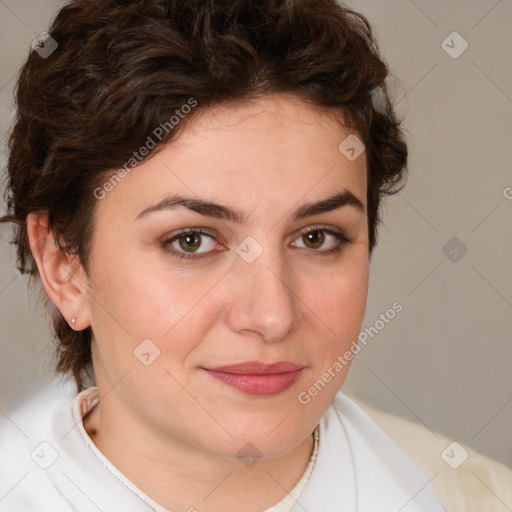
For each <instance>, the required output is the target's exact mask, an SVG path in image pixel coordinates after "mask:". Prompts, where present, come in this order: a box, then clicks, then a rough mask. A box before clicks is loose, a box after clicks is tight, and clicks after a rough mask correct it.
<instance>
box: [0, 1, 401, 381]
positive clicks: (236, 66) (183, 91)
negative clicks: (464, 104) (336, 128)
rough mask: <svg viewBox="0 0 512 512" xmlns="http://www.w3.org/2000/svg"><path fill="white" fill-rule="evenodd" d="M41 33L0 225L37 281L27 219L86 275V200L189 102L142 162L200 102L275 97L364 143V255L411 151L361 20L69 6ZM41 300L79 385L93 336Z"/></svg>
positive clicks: (217, 8)
mask: <svg viewBox="0 0 512 512" xmlns="http://www.w3.org/2000/svg"><path fill="white" fill-rule="evenodd" d="M49 33H50V35H51V37H52V38H53V39H54V40H55V42H56V44H55V46H57V45H58V46H57V47H56V48H55V49H54V51H53V53H51V54H50V55H46V56H45V57H46V58H42V57H41V56H40V55H39V54H38V52H37V51H31V52H30V54H29V55H28V57H27V60H26V62H25V63H24V65H23V67H22V68H21V71H20V74H19V77H18V80H17V84H16V106H17V111H16V117H15V120H14V124H13V128H12V130H11V132H10V137H9V142H8V150H9V156H8V169H7V170H8V173H7V183H6V187H5V199H6V203H7V215H5V216H3V217H1V218H0V222H13V223H15V225H16V227H17V230H16V231H15V233H14V236H13V240H12V241H11V243H12V244H14V245H16V248H17V268H18V270H19V271H20V272H21V273H28V274H29V278H33V281H37V276H38V269H37V265H36V263H35V260H34V258H33V256H32V253H31V250H30V245H29V240H28V236H27V225H26V219H27V215H28V214H29V213H31V212H45V213H46V214H47V215H48V220H49V227H50V229H52V232H53V234H54V236H55V239H56V241H59V244H60V243H61V242H62V245H60V247H61V249H62V250H64V251H66V252H67V253H68V254H73V255H76V256H77V258H78V261H79V262H80V263H81V265H82V266H83V268H84V271H85V272H86V275H88V268H89V255H90V249H91V247H90V243H91V238H92V233H93V230H94V225H93V222H92V220H93V213H94V207H95V203H96V201H97V197H96V196H95V194H93V191H94V190H95V189H96V188H97V187H98V186H99V185H100V184H102V183H105V179H106V176H109V175H111V173H112V172H113V170H115V169H119V168H120V167H121V166H123V164H124V163H125V162H127V161H128V160H129V159H130V158H131V157H132V154H133V151H134V149H136V148H139V147H141V146H143V145H144V143H145V141H146V140H147V138H148V136H149V135H150V134H151V133H153V131H154V130H155V127H158V126H161V125H164V124H165V123H166V122H168V119H169V116H170V113H171V114H172V113H174V112H176V111H177V110H179V109H180V108H181V107H182V106H183V105H184V104H186V103H187V102H188V101H189V100H190V98H194V99H195V101H196V102H197V106H196V107H195V109H194V111H193V112H192V113H191V114H190V115H187V116H185V118H184V119H182V120H181V122H180V123H179V125H178V126H176V129H169V130H165V131H164V130H162V132H163V133H162V135H161V138H160V140H158V143H157V144H156V145H155V148H154V149H152V150H151V151H150V152H149V154H152V153H153V152H154V151H157V150H158V149H160V148H161V147H162V146H163V145H165V144H166V143H168V142H170V141H171V140H172V139H173V138H175V137H176V135H177V133H179V132H180V131H181V130H183V128H184V127H186V125H187V123H188V122H190V120H191V119H193V118H194V114H195V113H197V112H199V111H202V110H204V109H207V108H208V107H209V106H213V105H217V104H220V103H225V102H237V101H244V100H248V99H250V98H254V97H257V96H261V95H265V94H271V93H279V92H283V93H292V94H294V95H296V96H298V97H300V98H302V99H303V100H305V101H308V102H309V103H311V104H313V105H315V106H318V107H328V108H331V109H335V110H336V111H337V112H339V113H340V115H342V116H343V122H344V124H345V126H347V127H350V128H351V129H353V130H355V131H356V133H357V134H358V135H359V137H360V138H361V139H362V141H363V143H364V144H365V147H366V156H367V178H368V179H367V182H368V188H367V205H368V206H367V210H368V230H369V249H370V253H371V252H372V250H373V248H374V246H375V244H376V241H377V227H378V224H379V223H380V221H381V219H380V213H379V212H380V210H379V205H380V201H381V198H382V197H383V196H384V195H389V194H393V193H395V192H397V191H398V190H400V188H401V186H402V183H403V182H404V177H405V174H406V164H407V145H406V142H405V138H404V133H403V130H402V128H401V126H400V123H401V121H400V120H398V119H397V115H396V112H395V110H394V106H393V105H392V102H391V99H390V95H389V93H388V87H387V84H388V80H387V78H388V76H389V68H388V66H387V64H386V63H385V61H384V60H383V59H382V57H381V56H380V53H379V50H378V46H377V41H376V37H375V34H374V32H373V30H372V28H371V26H370V24H369V22H368V21H367V19H366V18H365V17H364V16H363V15H361V14H359V13H356V12H354V11H352V10H350V9H348V8H347V7H346V6H344V5H343V4H338V3H336V2H335V0H293V1H292V0H258V1H257V2H256V1H254V0H215V1H210V0H179V1H178V0H72V1H70V2H68V3H67V4H66V5H65V6H64V7H62V8H61V9H60V11H59V12H58V13H57V15H56V17H55V19H54V20H53V23H52V24H51V28H50V31H49ZM378 95H379V96H380V98H381V105H380V106H378V107H377V106H376V105H375V102H374V98H375V97H377V96H378ZM148 156H149V155H148ZM146 158H147V156H146ZM29 282H30V279H29ZM45 305H46V306H47V312H49V313H50V319H51V323H52V325H53V330H54V332H53V334H54V336H55V341H56V344H57V346H56V354H57V368H56V369H57V371H60V372H64V373H67V372H71V373H72V374H73V376H74V378H75V381H76V383H77V386H78V389H79V390H81V389H83V377H84V376H85V375H90V371H91V369H92V358H91V334H92V332H91V328H90V327H88V328H86V329H84V330H81V331H75V330H73V329H71V328H70V326H69V325H68V324H67V322H66V320H65V319H64V317H63V316H62V314H61V313H60V312H59V311H58V309H57V308H56V307H55V306H54V305H53V304H52V303H51V301H50V300H49V299H48V298H47V297H46V303H45Z"/></svg>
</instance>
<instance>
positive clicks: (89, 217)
mask: <svg viewBox="0 0 512 512" xmlns="http://www.w3.org/2000/svg"><path fill="white" fill-rule="evenodd" d="M40 43H41V44H40V45H39V46H37V45H36V46H35V48H34V52H32V53H31V54H30V55H29V57H28V59H27V62H26V63H25V65H24V66H23V69H22V72H21V75H20V78H19V82H18V89H17V107H18V115H17V119H16V124H15V126H14V128H13V131H12V135H11V139H10V158H9V183H8V187H7V200H8V208H9V215H7V216H5V217H4V218H3V219H2V220H3V221H12V222H15V223H16V224H17V226H18V232H17V237H16V243H17V247H18V260H19V269H20V271H22V272H29V273H30V274H31V275H32V276H33V277H34V278H37V277H38V278H39V279H40V282H41V284H42V286H43V288H44V291H45V294H46V296H47V297H48V305H49V307H50V310H51V315H52V323H53V327H54V330H55V335H56V338H57V340H58V370H59V371H60V372H62V373H64V374H66V375H67V374H72V375H73V376H74V385H73V386H71V387H70V384H69V382H68V383H67V384H66V383H62V384H60V385H59V387H58V391H55V392H54V393H53V395H50V396H49V397H48V395H45V399H44V400H45V401H44V402H43V403H42V399H41V398H39V397H34V398H33V399H32V400H31V402H30V403H28V404H27V405H25V406H24V408H22V410H20V411H19V412H18V414H17V415H16V420H17V421H16V422H17V423H18V424H23V425H32V426H33V427H34V428H30V434H27V435H26V437H25V438H24V437H23V436H20V434H19V432H13V429H12V428H10V427H9V426H8V425H4V427H3V428H2V432H3V434H2V441H0V443H1V445H0V448H1V451H2V453H4V454H6V455H5V456H4V457H3V460H2V462H1V465H2V467H1V469H0V474H1V475H2V479H3V480H5V481H6V482H7V481H9V482H10V483H11V486H10V488H9V490H8V492H6V494H5V493H4V494H5V496H3V498H2V501H0V507H1V510H4V511H11V510H12V511H14V510H24V511H25V510H27V511H28V510H41V509H44V510H52V511H54V510H55V511H56V510H59V511H60V510H62V511H71V510H80V511H88V510H104V511H106V510H130V511H146V510H158V511H163V510H168V511H177V510H188V511H195V510H197V511H201V512H202V511H223V512H229V511H235V510H236V511H240V510H243V511H248V512H256V511H264V510H265V511H273V512H277V511H285V510H293V511H298V510H309V511H315V512H319V511H340V510H350V511H352V510H358V511H375V510H379V511H388V510H389V511H397V510H407V511H429V512H433V511H434V512H435V511H440V510H443V508H442V506H441V505H440V503H439V501H438V499H437V498H436V496H435V495H434V493H433V491H432V490H431V489H430V487H429V486H428V484H427V481H426V480H425V479H424V477H423V476H422V475H421V474H420V473H419V472H418V470H416V469H415V468H414V466H413V465H412V463H411V462H410V461H409V460H408V459H407V458H406V457H405V456H404V455H403V453H402V452H400V451H399V449H398V448H397V447H396V446H395V445H394V444H393V443H392V442H391V441H390V440H389V439H388V438H387V437H386V436H385V435H384V433H383V432H382V431H381V430H380V429H379V428H378V427H377V426H376V425H375V424H374V423H373V422H372V421H371V420H370V419H369V417H368V416H366V415H365V413H364V412H363V411H362V410H361V409H360V408H359V407H358V406H356V405H355V404H354V403H353V402H352V401H351V400H349V399H348V398H347V397H346V396H345V395H344V394H343V393H342V392H341V391H339V389H340V387H341V385H342V383H343V381H344V379H345V377H346V374H347V371H348V368H349V366H350V361H351V359H352V356H353V354H354V353H355V352H356V351H357V346H356V344H355V342H356V340H357V337H358V331H359V329H360V327H361V323H362V319H363V315H364V311H365V304H366V297H367V291H368V263H369V257H370V255H371V252H372V250H373V248H374V247H375V244H376V240H377V226H378V222H379V205H380V200H381V197H382V196H383V195H384V194H387V193H392V192H394V191H395V190H396V189H397V187H396V186H397V185H398V183H399V182H400V180H401V178H402V177H403V174H404V172H405V171H404V169H405V164H406V159H407V148H406V144H405V142H404V139H403V136H402V133H401V129H400V126H399V122H398V120H397V119H396V118H395V114H394V112H393V108H392V105H391V103H390V101H389V98H388V95H387V92H386V86H385V81H386V77H387V67H386V64H385V63H384V61H383V60H382V59H381V57H380V55H379V53H378V49H377V46H376V43H375V40H374V36H373V33H372V30H371V28H370V25H369V24H368V22H367V21H366V20H365V18H364V17H362V16H361V15H359V14H356V13H354V12H351V11H350V10H348V9H346V8H344V7H340V6H339V5H337V4H336V3H335V2H334V1H331V0H298V1H295V2H289V1H283V0H268V1H263V2H252V1H248V0H247V1H246V0H240V1H238V2H233V1H230V2H227V1H219V2H207V1H199V0H195V1H184V2H176V1H172V0H171V1H169V2H168V1H164V0H150V1H145V2H142V1H124V2H119V1H112V0H107V1H106V0H101V1H99V0H75V1H72V2H70V3H69V4H68V5H66V6H64V7H63V8H62V9H61V10H60V12H59V13H58V15H57V17H56V19H55V21H54V23H53V25H52V27H51V29H50V35H49V36H45V37H44V38H42V40H41V42H40ZM377 98H380V100H377ZM397 307H399V305H397ZM88 378H91V379H92V382H90V384H93V385H86V382H87V379H88ZM36 425H37V427H36ZM27 428H29V427H27ZM6 491H7V490H6Z"/></svg>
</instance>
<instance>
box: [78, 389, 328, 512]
mask: <svg viewBox="0 0 512 512" xmlns="http://www.w3.org/2000/svg"><path fill="white" fill-rule="evenodd" d="M99 401H100V398H99V394H98V388H97V387H96V386H91V387H88V388H87V389H84V390H83V391H81V392H80V393H78V394H77V395H76V396H75V398H74V399H73V402H72V414H73V419H74V422H75V424H76V426H77V427H78V431H79V432H80V435H81V436H82V438H83V440H84V442H85V444H86V445H87V446H88V447H89V448H90V450H91V451H92V452H93V453H94V455H95V456H96V457H97V458H98V459H99V460H100V462H101V463H102V464H103V465H104V466H105V467H106V468H107V470H108V471H109V472H110V473H112V474H113V475H114V476H115V477H116V478H117V479H118V480H119V481H120V482H121V483H122V484H123V485H124V486H125V487H126V488H127V489H128V490H130V491H131V492H132V493H134V494H135V495H136V496H138V497H139V498H140V499H141V500H142V501H144V502H145V503H146V504H147V505H149V506H150V507H151V508H152V509H153V510H154V511H155V512H173V511H171V510H170V509H167V508H164V507H162V505H160V504H159V503H157V502H156V501H154V500H153V499H152V498H150V497H149V496H148V495H147V494H146V493H144V492H143V491H142V490H141V489H139V487H137V486H136V485H135V484H134V483H133V482H132V481H131V480H129V479H128V478H127V477H126V476H125V475H124V474H123V473H122V472H121V471H120V470H119V469H118V468H117V467H116V466H114V465H113V464H112V463H111V462H110V461H109V460H108V459H107V457H105V455H104V454H103V453H102V452H101V451H100V449H99V448H98V447H97V446H96V444H95V443H94V441H93V440H92V439H91V437H90V436H89V434H88V433H87V431H86V430H85V427H84V424H83V417H84V416H85V415H86V414H87V413H88V412H90V411H91V410H92V409H93V408H94V407H96V405H97V404H98V403H99ZM313 437H314V444H313V451H312V453H311V457H310V459H309V462H308V465H307V466H306V469H305V471H304V473H303V474H302V476H301V478H300V479H299V481H298V482H297V483H296V484H295V486H294V487H293V489H292V490H291V491H290V492H289V493H288V494H287V495H286V496H285V497H284V498H283V499H282V500H281V501H279V502H278V503H276V504H275V505H272V506H271V507H270V508H267V509H265V510H263V511H261V512H290V511H291V510H292V508H293V506H294V505H295V503H296V502H297V501H298V499H299V498H300V497H301V495H302V493H303V492H304V490H305V488H306V486H307V484H308V483H309V480H310V477H311V474H312V472H313V469H314V467H315V465H316V461H317V459H318V451H319V446H320V424H318V425H317V426H316V427H315V429H314V430H313Z"/></svg>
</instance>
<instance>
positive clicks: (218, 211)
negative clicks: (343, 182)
mask: <svg viewBox="0 0 512 512" xmlns="http://www.w3.org/2000/svg"><path fill="white" fill-rule="evenodd" d="M178 206H184V207H186V208H188V209H189V210H193V211H195V212H197V213H200V214H201V215H205V216H208V217H213V218H216V219H221V220H228V221H231V222H235V223H237V224H246V223H247V222H248V216H247V214H245V213H244V212H242V211H240V210H234V209H232V208H230V207H228V206H225V205H221V204H218V203H214V202H211V201H206V200H202V199H197V198H193V197H186V196H181V195H177V194H172V195H170V196H167V197H164V198H163V199H162V200H161V201H159V202H158V203H156V204H154V205H152V206H149V207H148V208H145V209H144V210H142V211H141V212H140V213H139V214H138V215H137V217H136V218H135V220H139V219H141V218H144V217H147V216H148V215H149V214H150V213H153V212H157V211H162V210H172V209H174V208H176V207H178ZM343 206H353V207H355V208H357V209H358V210H360V211H361V212H363V213H364V210H365V208H364V205H363V203H362V202H361V201H360V200H359V199H358V198H357V197H356V196H355V195H354V194H353V193H352V192H350V190H346V189H345V190H342V191H341V192H339V193H337V194H335V195H333V196H331V197H328V198H327V199H322V200H321V201H317V202H315V203H308V204H305V205H303V206H301V207H300V208H299V209H297V210H295V212H294V214H293V215H294V220H300V219H304V218H305V217H310V216H312V215H318V214H319V213H324V212H330V211H332V210H337V209H338V208H341V207H343Z"/></svg>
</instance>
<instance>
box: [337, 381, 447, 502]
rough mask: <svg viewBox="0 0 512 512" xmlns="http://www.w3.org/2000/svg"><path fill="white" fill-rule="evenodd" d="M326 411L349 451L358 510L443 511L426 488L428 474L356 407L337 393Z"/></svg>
mask: <svg viewBox="0 0 512 512" xmlns="http://www.w3.org/2000/svg"><path fill="white" fill-rule="evenodd" d="M329 409H330V410H329V411H328V416H329V421H330V423H331V425H332V424H333V423H334V424H339V426H340V427H341V429H339V430H341V431H342V432H343V434H342V435H343V436H344V437H345V438H346V440H347V441H346V442H347V446H348V447H349V449H350V456H351V458H352V466H353V472H354V474H355V480H356V481H355V485H356V488H357V501H358V505H359V509H360V510H364V511H367V510H376V509H379V510H382V511H384V510H385V511H387V510H398V509H402V508H404V507H405V506H406V504H407V507H406V508H405V509H404V510H407V511H408V512H413V511H414V512H427V511H428V512H438V511H439V512H440V511H443V510H444V509H443V507H442V505H441V502H440V500H439V498H438V497H437V496H436V494H435V492H434V490H433V489H432V488H431V486H430V485H429V480H430V479H431V477H432V475H431V474H424V473H422V472H421V471H420V469H419V468H418V467H417V466H416V465H415V464H414V463H413V461H412V460H411V459H410V458H409V457H408V456H407V455H406V454H405V453H404V452H403V450H402V449H401V448H400V447H399V446H398V445H397V444H396V443H395V442H394V441H393V440H392V439H391V438H390V437H389V436H388V435H387V434H386V433H385V432H384V430H383V429H382V428H380V426H379V425H378V424H377V423H376V422H375V421H374V420H373V419H372V418H371V417H370V415H368V414H367V413H366V412H365V410H364V409H363V408H362V407H361V406H360V405H358V404H357V403H356V402H355V401H354V400H352V399H351V398H349V397H348V396H347V395H345V394H344V393H343V392H341V391H340V392H338V393H337V395H336V396H335V398H334V400H333V402H332V404H331V406H330V408H329ZM334 430H335V429H334ZM338 437H340V433H338ZM330 441H331V442H333V443H335V442H336V441H335V440H334V439H333V438H332V437H331V440H330ZM375 507H377V508H375Z"/></svg>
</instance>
